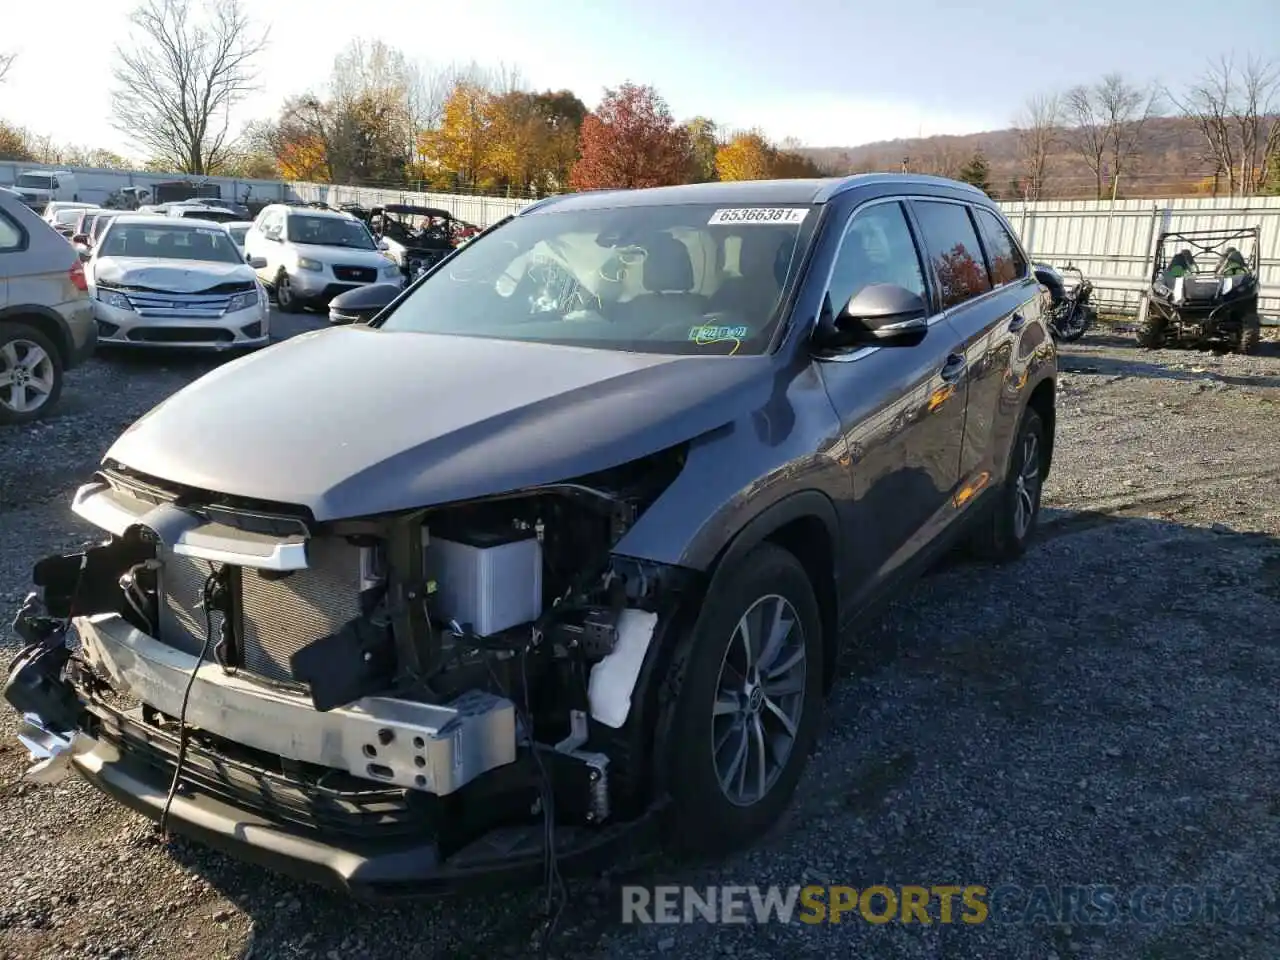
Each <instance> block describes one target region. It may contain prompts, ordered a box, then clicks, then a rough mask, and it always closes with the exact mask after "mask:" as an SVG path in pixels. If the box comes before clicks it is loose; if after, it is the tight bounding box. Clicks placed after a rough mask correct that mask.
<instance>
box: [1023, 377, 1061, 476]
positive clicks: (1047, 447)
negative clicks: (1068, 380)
mask: <svg viewBox="0 0 1280 960" xmlns="http://www.w3.org/2000/svg"><path fill="white" fill-rule="evenodd" d="M1057 398H1058V392H1057V381H1056V380H1055V379H1054V378H1053V377H1045V378H1044V379H1043V380H1041V381H1040V382H1039V383H1037V384H1036V385H1035V387H1034V389H1032V391H1031V395H1030V396H1029V397H1027V407H1028V408H1029V409H1031V410H1034V411H1035V412H1036V413H1037V414H1038V415H1039V417H1040V422H1041V423H1043V424H1044V463H1043V470H1044V475H1045V476H1046V477H1047V476H1048V475H1049V471H1050V469H1051V468H1052V466H1053V440H1054V436H1055V434H1056V433H1057V421H1058V405H1057Z"/></svg>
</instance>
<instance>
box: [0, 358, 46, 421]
mask: <svg viewBox="0 0 1280 960" xmlns="http://www.w3.org/2000/svg"><path fill="white" fill-rule="evenodd" d="M56 377H57V371H56V370H55V369H54V364H53V358H52V357H50V356H49V354H48V353H47V352H45V349H44V347H42V346H40V344H38V343H35V342H33V341H31V340H22V339H18V340H10V341H9V342H8V343H6V344H5V345H4V346H2V347H0V405H3V406H4V408H5V409H6V410H9V411H11V412H12V413H24V414H29V413H33V412H35V411H36V410H39V409H40V408H41V407H43V406H44V405H45V404H46V403H48V402H49V397H50V396H52V394H53V389H54V386H55V378H56Z"/></svg>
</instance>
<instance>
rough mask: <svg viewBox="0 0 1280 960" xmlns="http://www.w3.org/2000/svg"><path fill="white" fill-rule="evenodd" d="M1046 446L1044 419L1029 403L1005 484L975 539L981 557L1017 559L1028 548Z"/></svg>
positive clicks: (1036, 514)
mask: <svg viewBox="0 0 1280 960" xmlns="http://www.w3.org/2000/svg"><path fill="white" fill-rule="evenodd" d="M1046 449H1047V448H1046V438H1045V432H1044V422H1043V421H1042V420H1041V419H1040V415H1039V414H1038V413H1036V411H1035V410H1033V409H1032V408H1031V407H1028V408H1027V409H1026V411H1025V412H1024V413H1023V415H1022V423H1020V424H1019V425H1018V435H1017V437H1016V438H1015V439H1014V442H1013V450H1012V451H1011V452H1010V454H1009V471H1008V473H1007V474H1006V476H1005V481H1004V486H1003V487H1002V488H1001V489H1000V491H999V493H998V494H997V495H996V497H995V503H994V505H993V506H992V509H991V512H990V514H989V515H988V516H986V517H984V518H983V520H982V521H981V524H982V525H981V526H980V527H979V528H978V530H977V531H976V532H975V533H974V536H973V540H972V541H971V545H972V547H973V552H974V553H975V554H976V555H977V556H978V557H979V558H981V559H983V560H990V561H994V562H997V563H1002V562H1006V561H1009V560H1016V559H1017V558H1018V557H1020V556H1022V554H1023V553H1024V552H1026V549H1027V544H1028V543H1029V542H1030V541H1031V537H1032V535H1033V534H1034V533H1035V528H1036V523H1037V522H1038V520H1039V519H1040V491H1041V489H1042V487H1043V486H1044V459H1045V458H1044V454H1045V450H1046Z"/></svg>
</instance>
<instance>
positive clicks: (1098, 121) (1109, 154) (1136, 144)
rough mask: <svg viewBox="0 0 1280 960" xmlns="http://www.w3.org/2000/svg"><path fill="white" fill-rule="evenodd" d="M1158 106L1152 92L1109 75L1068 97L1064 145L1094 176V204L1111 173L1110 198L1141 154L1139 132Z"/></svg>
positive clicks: (1140, 135)
mask: <svg viewBox="0 0 1280 960" xmlns="http://www.w3.org/2000/svg"><path fill="white" fill-rule="evenodd" d="M1158 103H1159V97H1158V92H1157V91H1156V89H1155V88H1150V89H1143V88H1140V87H1136V86H1133V85H1132V84H1130V83H1129V82H1128V81H1127V80H1126V79H1125V78H1124V77H1123V76H1122V75H1121V74H1118V73H1109V74H1107V75H1106V76H1105V77H1103V78H1102V80H1101V81H1100V82H1099V83H1097V84H1095V85H1093V86H1078V87H1073V88H1072V89H1071V90H1069V91H1067V94H1066V96H1065V97H1064V99H1063V113H1064V117H1065V119H1066V120H1067V121H1068V123H1069V125H1070V128H1069V129H1068V131H1067V135H1066V139H1067V142H1068V144H1070V146H1071V148H1072V149H1073V150H1074V151H1075V153H1076V154H1078V155H1079V157H1080V159H1081V160H1082V161H1084V164H1085V166H1086V167H1088V168H1089V172H1090V173H1091V174H1092V175H1093V178H1094V186H1095V187H1096V191H1097V199H1099V200H1101V199H1102V198H1103V195H1104V192H1105V182H1106V178H1107V168H1108V166H1109V167H1110V171H1111V177H1112V191H1113V193H1114V192H1115V191H1116V190H1117V189H1118V186H1119V181H1120V177H1121V176H1122V175H1123V174H1125V173H1128V172H1130V169H1131V167H1132V166H1133V164H1134V163H1135V162H1136V161H1137V159H1138V157H1139V156H1140V155H1141V152H1142V132H1143V128H1144V126H1145V125H1146V122H1147V120H1148V119H1150V118H1151V117H1152V116H1153V115H1154V114H1155V112H1156V108H1157V106H1158Z"/></svg>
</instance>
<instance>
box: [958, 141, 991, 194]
mask: <svg viewBox="0 0 1280 960" xmlns="http://www.w3.org/2000/svg"><path fill="white" fill-rule="evenodd" d="M989 175H990V170H989V169H988V167H987V158H986V157H984V156H983V155H982V151H981V150H977V151H974V154H973V156H972V157H970V158H969V162H968V163H966V164H965V165H964V166H963V167H961V168H960V173H959V174H958V175H957V177H956V179H958V180H963V181H964V182H965V183H970V184H973V186H975V187H977V188H978V189H979V190H981V191H982V192H983V193H990V192H991V183H990V180H989V179H988V177H989Z"/></svg>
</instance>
